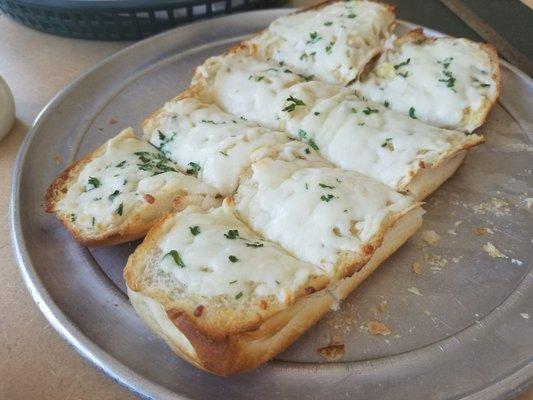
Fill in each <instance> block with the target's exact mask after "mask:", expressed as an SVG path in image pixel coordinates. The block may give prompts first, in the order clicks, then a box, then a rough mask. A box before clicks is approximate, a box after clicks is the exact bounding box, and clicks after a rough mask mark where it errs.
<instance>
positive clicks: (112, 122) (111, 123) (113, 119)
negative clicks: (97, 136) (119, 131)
mask: <svg viewBox="0 0 533 400" xmlns="http://www.w3.org/2000/svg"><path fill="white" fill-rule="evenodd" d="M117 122H118V121H117V119H116V118H115V117H111V119H110V120H109V125H114V124H116V123H117Z"/></svg>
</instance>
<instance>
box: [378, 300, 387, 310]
mask: <svg viewBox="0 0 533 400" xmlns="http://www.w3.org/2000/svg"><path fill="white" fill-rule="evenodd" d="M388 308H389V305H388V304H387V301H386V300H383V301H382V302H381V303H379V306H378V311H381V312H385V311H387V309H388Z"/></svg>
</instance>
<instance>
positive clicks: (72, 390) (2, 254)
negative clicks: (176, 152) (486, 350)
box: [0, 15, 533, 400]
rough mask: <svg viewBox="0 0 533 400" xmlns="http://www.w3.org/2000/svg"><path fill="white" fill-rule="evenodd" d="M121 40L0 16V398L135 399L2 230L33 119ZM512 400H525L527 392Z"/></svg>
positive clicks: (532, 393)
mask: <svg viewBox="0 0 533 400" xmlns="http://www.w3.org/2000/svg"><path fill="white" fill-rule="evenodd" d="M124 46H125V44H124V43H108V42H90V41H82V40H75V39H66V38H61V37H57V36H51V35H47V34H44V33H40V32H37V31H34V30H31V29H28V28H25V27H23V26H21V25H18V24H17V23H15V22H13V21H11V20H10V19H8V18H7V17H6V16H5V15H0V75H2V76H3V78H4V79H5V80H6V82H7V83H8V85H9V86H10V87H11V90H12V91H13V94H14V97H15V103H16V108H17V121H16V123H15V125H14V127H13V129H12V131H11V132H10V134H9V135H8V136H7V137H6V138H5V139H4V140H3V141H1V142H0V182H1V186H0V271H1V276H2V289H1V290H0V399H9V400H18V399H21V400H31V399H39V400H42V399H54V400H55V399H57V400H68V399H76V400H84V399H91V400H97V399H115V400H118V399H120V400H123V399H134V398H136V397H135V396H134V395H132V394H130V393H129V392H128V391H127V390H125V389H123V388H122V387H121V386H119V385H118V384H116V383H114V382H113V381H111V380H110V379H109V378H107V377H106V376H104V375H103V374H101V373H100V372H98V371H97V370H96V369H94V368H93V367H92V366H91V365H89V364H88V363H87V362H86V361H85V360H84V359H82V358H81V357H80V356H79V355H78V354H77V353H76V352H75V351H74V350H72V349H71V348H70V347H69V345H68V344H67V343H66V342H65V341H63V340H62V339H61V338H60V337H59V335H58V334H57V333H56V332H55V331H54V329H53V328H52V327H51V326H50V325H49V324H48V323H47V321H46V320H45V319H44V317H43V316H42V315H41V313H40V311H39V310H38V308H37V306H36V305H35V304H34V303H33V301H32V299H31V297H30V295H29V294H28V292H27V291H26V288H25V286H24V284H23V282H22V279H21V277H20V275H19V272H18V269H17V267H16V264H15V261H14V259H13V255H12V250H11V243H10V238H9V232H8V198H9V193H10V189H9V188H10V183H11V173H12V166H13V163H14V160H15V157H16V153H17V150H18V148H19V146H20V144H21V142H22V140H23V138H24V135H25V134H26V132H27V131H28V129H29V127H30V126H31V124H32V122H33V120H34V119H35V117H36V116H37V114H38V112H39V111H40V110H41V109H42V108H43V107H44V106H45V105H46V103H48V102H49V101H50V99H51V98H52V97H53V96H54V95H55V94H56V93H57V92H58V91H59V90H61V89H62V88H63V87H64V86H65V85H66V84H68V83H69V82H70V81H72V80H73V79H74V78H76V77H77V76H79V75H80V74H81V73H82V72H84V71H86V70H87V69H89V68H91V67H92V66H94V64H96V63H97V62H98V61H100V60H102V59H103V58H105V57H106V56H108V55H110V54H112V53H114V52H116V51H117V50H119V49H121V48H122V47H124ZM519 399H520V400H526V399H533V390H528V392H527V393H523V394H522V395H521V396H519ZM517 400H518V399H517Z"/></svg>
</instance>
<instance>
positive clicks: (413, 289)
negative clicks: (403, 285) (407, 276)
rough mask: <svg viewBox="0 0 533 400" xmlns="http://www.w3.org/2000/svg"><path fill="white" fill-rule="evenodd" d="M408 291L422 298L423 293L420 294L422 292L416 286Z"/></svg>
mask: <svg viewBox="0 0 533 400" xmlns="http://www.w3.org/2000/svg"><path fill="white" fill-rule="evenodd" d="M407 291H408V292H411V293H413V294H416V295H417V296H422V293H420V290H418V288H416V287H414V286H411V287H410V288H408V289H407Z"/></svg>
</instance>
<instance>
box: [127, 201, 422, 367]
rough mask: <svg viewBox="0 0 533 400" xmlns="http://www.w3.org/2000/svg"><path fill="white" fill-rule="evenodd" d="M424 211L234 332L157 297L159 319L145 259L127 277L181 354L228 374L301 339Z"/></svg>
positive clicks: (149, 318) (137, 300)
mask: <svg viewBox="0 0 533 400" xmlns="http://www.w3.org/2000/svg"><path fill="white" fill-rule="evenodd" d="M422 213H423V211H422V210H421V208H420V207H418V206H416V207H414V208H413V209H411V210H409V211H406V212H405V213H404V214H402V215H401V216H399V217H398V218H397V219H396V220H395V221H394V222H392V225H391V226H390V227H389V229H388V230H387V232H385V234H384V237H383V240H382V246H381V247H380V248H378V250H377V251H375V252H374V254H373V255H372V257H371V258H370V260H368V262H366V264H365V265H364V266H362V268H360V269H359V271H358V272H354V273H352V274H351V275H350V276H348V277H346V278H344V279H341V280H338V281H336V282H333V283H332V284H331V285H329V286H328V287H327V288H324V289H322V290H319V291H316V292H315V293H312V294H304V295H302V296H300V297H299V298H297V299H296V301H295V302H294V303H293V304H291V305H290V306H288V307H286V308H283V309H280V310H279V311H278V312H276V313H275V314H273V315H271V316H269V317H268V318H265V319H264V320H262V321H261V323H260V324H258V325H256V326H254V327H252V328H251V329H250V328H249V329H243V330H241V331H238V332H232V333H229V334H224V335H220V332H217V333H215V334H213V333H212V332H210V331H209V330H208V329H202V327H200V326H199V324H198V320H199V318H196V317H194V316H191V315H190V314H189V313H187V312H186V311H184V310H181V309H179V308H175V307H173V308H169V309H166V308H164V305H162V304H160V303H157V306H158V307H160V311H159V316H158V318H159V322H154V311H153V308H152V309H151V311H150V313H147V312H146V311H145V310H144V309H143V308H144V306H145V304H148V303H151V302H153V301H154V300H153V299H152V298H151V297H150V295H149V294H146V293H143V292H142V291H139V289H140V288H139V287H138V285H136V281H137V279H138V276H137V275H136V274H137V273H138V271H139V269H141V268H142V266H139V265H136V263H138V262H139V259H135V258H130V260H128V265H127V266H126V269H125V272H124V277H125V280H126V283H127V285H128V288H129V294H130V299H131V300H132V304H133V305H134V307H135V309H136V310H137V313H138V314H139V315H140V316H141V317H142V318H143V320H145V322H147V324H148V325H149V326H150V327H151V328H152V329H153V330H154V331H155V332H156V333H157V334H159V335H160V336H162V337H163V338H164V339H165V341H166V342H167V343H168V344H169V345H170V347H171V348H172V350H173V351H174V352H175V353H176V354H178V355H179V356H181V357H182V358H184V359H185V360H186V361H188V362H190V363H192V364H193V365H195V366H197V367H198V368H201V369H203V370H205V371H208V372H211V373H214V374H217V375H223V376H227V375H231V374H235V373H238V372H242V371H246V370H250V369H254V368H256V367H257V366H259V365H260V364H262V363H264V362H266V361H268V360H269V359H271V358H273V357H274V356H276V355H277V354H279V353H280V352H281V351H283V350H284V349H286V348H287V347H288V346H289V345H290V344H292V343H293V342H294V341H295V340H296V339H298V338H299V337H300V336H301V335H302V334H303V333H304V332H305V331H306V330H307V329H309V328H310V327H311V326H313V325H314V324H315V323H316V322H317V321H318V320H319V319H321V318H322V317H323V316H324V315H325V314H326V313H327V312H328V311H329V310H330V309H331V308H332V307H333V306H334V305H335V304H337V303H338V301H340V300H342V299H343V298H345V297H346V296H347V295H348V294H349V293H350V292H351V291H352V290H353V289H354V288H355V287H356V286H357V285H359V284H360V283H361V282H362V281H364V279H366V278H367V277H368V276H369V275H370V274H371V273H372V272H373V271H374V270H375V269H376V268H377V267H378V266H379V264H380V263H381V262H382V261H383V260H385V259H386V258H387V257H388V256H389V255H390V254H392V253H393V252H394V251H395V250H396V249H397V248H398V247H400V246H401V245H402V244H403V243H404V242H405V241H406V240H407V239H408V238H409V237H410V236H411V235H412V234H414V232H415V231H416V230H417V229H418V227H419V226H420V225H421V222H422V219H421V215H422ZM141 247H142V245H141ZM156 319H157V318H156ZM169 321H170V322H171V323H172V324H171V327H169V325H168V322H169ZM165 324H166V326H165Z"/></svg>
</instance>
